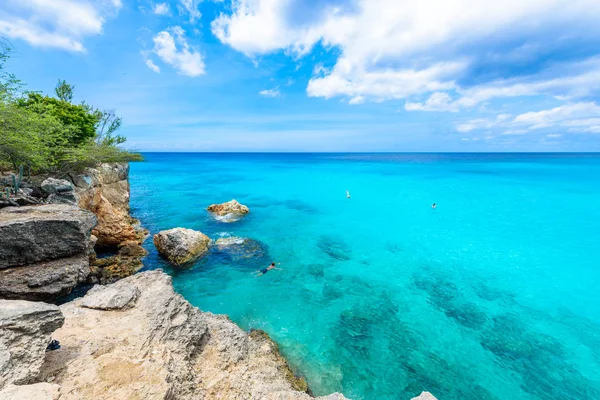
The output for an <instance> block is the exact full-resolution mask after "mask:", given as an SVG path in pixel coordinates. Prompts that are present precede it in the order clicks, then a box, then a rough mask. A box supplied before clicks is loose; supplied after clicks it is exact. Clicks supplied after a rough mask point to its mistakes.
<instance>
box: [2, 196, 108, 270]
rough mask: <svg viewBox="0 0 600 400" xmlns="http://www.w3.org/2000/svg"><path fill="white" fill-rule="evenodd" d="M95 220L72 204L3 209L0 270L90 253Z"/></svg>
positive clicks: (88, 213)
mask: <svg viewBox="0 0 600 400" xmlns="http://www.w3.org/2000/svg"><path fill="white" fill-rule="evenodd" d="M95 224H96V217H95V216H94V215H93V214H92V213H90V212H87V211H84V210H80V209H79V208H77V207H74V206H69V205H52V204H51V205H43V206H27V207H8V208H3V209H1V210H0V269H2V268H7V267H13V266H19V265H27V264H32V263H36V262H39V261H45V260H53V259H57V258H61V257H69V256H73V255H75V254H79V253H82V252H87V250H88V246H89V238H90V233H91V231H92V228H93V227H94V225H95Z"/></svg>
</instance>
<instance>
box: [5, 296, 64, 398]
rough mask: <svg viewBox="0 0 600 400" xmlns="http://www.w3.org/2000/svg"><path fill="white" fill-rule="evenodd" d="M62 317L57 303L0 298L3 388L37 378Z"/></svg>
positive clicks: (61, 322)
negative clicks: (47, 347)
mask: <svg viewBox="0 0 600 400" xmlns="http://www.w3.org/2000/svg"><path fill="white" fill-rule="evenodd" d="M63 321H64V317H63V315H62V313H61V312H60V310H59V308H58V307H57V306H55V305H52V304H46V303H41V302H30V301H23V300H0V388H2V387H4V386H5V385H7V384H17V385H22V384H27V383H30V382H33V381H34V380H36V379H37V378H38V376H39V374H40V368H41V366H42V364H43V361H44V353H45V351H46V346H47V345H48V343H49V342H50V338H51V334H52V332H54V331H55V330H56V329H58V328H60V327H61V326H62V324H63ZM2 398H4V397H2Z"/></svg>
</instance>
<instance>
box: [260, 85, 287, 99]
mask: <svg viewBox="0 0 600 400" xmlns="http://www.w3.org/2000/svg"><path fill="white" fill-rule="evenodd" d="M258 94H260V95H261V96H265V97H279V96H281V93H280V92H279V88H278V87H276V88H273V89H265V90H261V91H260V92H258Z"/></svg>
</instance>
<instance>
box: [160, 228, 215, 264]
mask: <svg viewBox="0 0 600 400" xmlns="http://www.w3.org/2000/svg"><path fill="white" fill-rule="evenodd" d="M209 244H210V239H209V238H208V236H206V235H205V234H203V233H202V232H198V231H194V230H192V229H185V228H174V229H169V230H167V231H161V232H159V233H157V234H156V235H154V245H155V246H156V248H157V250H158V252H159V253H160V254H162V255H163V256H165V257H166V258H167V260H169V262H171V264H174V265H182V264H185V263H188V262H191V261H194V260H196V259H198V258H200V257H202V256H203V255H204V254H206V253H207V252H208V246H209Z"/></svg>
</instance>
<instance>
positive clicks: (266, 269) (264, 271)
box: [254, 262, 281, 277]
mask: <svg viewBox="0 0 600 400" xmlns="http://www.w3.org/2000/svg"><path fill="white" fill-rule="evenodd" d="M272 269H279V270H281V268H277V267H276V266H275V263H274V262H272V263H271V265H269V266H268V267H267V268H263V269H261V270H258V271H254V273H255V274H256V276H257V277H258V276H263V275H264V274H266V273H267V272H269V271H270V270H272Z"/></svg>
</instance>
